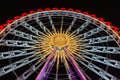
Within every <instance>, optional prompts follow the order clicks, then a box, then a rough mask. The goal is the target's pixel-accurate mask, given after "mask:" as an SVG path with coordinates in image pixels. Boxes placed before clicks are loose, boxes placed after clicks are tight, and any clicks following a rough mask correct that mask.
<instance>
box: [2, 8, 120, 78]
mask: <svg viewBox="0 0 120 80" xmlns="http://www.w3.org/2000/svg"><path fill="white" fill-rule="evenodd" d="M23 15H24V16H22V17H20V18H19V19H16V20H15V21H13V22H12V23H10V24H8V25H7V26H2V27H5V28H4V29H2V28H1V29H2V31H1V32H0V35H1V36H0V61H1V62H2V63H1V64H0V65H1V66H0V77H1V78H3V79H4V76H6V75H8V74H12V73H14V74H15V75H14V76H15V79H17V80H26V79H28V78H30V77H31V75H33V74H34V73H35V74H36V73H37V75H36V78H35V80H47V79H48V80H49V79H50V80H59V79H61V80H64V79H67V80H95V79H94V77H92V76H91V74H90V73H89V72H87V70H89V71H91V72H92V73H93V76H95V75H98V77H97V80H103V79H104V80H119V79H120V75H119V74H118V73H120V60H119V58H120V36H119V31H118V29H117V28H113V27H111V25H106V24H105V22H104V21H103V22H102V21H100V20H99V19H97V18H95V17H93V16H90V15H86V14H84V13H80V12H78V11H77V12H74V11H72V10H71V9H69V10H65V9H64V8H62V9H61V10H58V9H57V8H54V9H53V10H50V9H47V11H41V12H35V13H32V14H28V15H25V14H23ZM91 24H92V25H94V26H92V27H91ZM0 27H1V26H0ZM115 30H117V31H115ZM113 56H115V57H113ZM6 62H7V63H8V62H9V64H3V63H6ZM96 63H97V64H98V65H96ZM26 65H29V66H30V67H29V68H28V69H27V70H25V71H21V74H19V75H18V73H19V72H17V70H18V69H21V68H24V67H25V66H26ZM99 65H103V66H105V67H104V68H103V67H101V66H99ZM61 67H64V68H61ZM109 68H112V69H115V70H116V71H118V72H117V73H116V72H111V70H110V69H109ZM116 74H118V75H116ZM11 78H12V76H11ZM1 80H2V79H1Z"/></svg>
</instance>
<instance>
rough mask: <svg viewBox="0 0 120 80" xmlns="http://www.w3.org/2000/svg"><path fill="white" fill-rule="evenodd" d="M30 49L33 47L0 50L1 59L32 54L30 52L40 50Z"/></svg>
mask: <svg viewBox="0 0 120 80" xmlns="http://www.w3.org/2000/svg"><path fill="white" fill-rule="evenodd" d="M29 50H32V49H31V48H30V49H21V50H14V51H7V52H0V60H2V59H10V58H14V57H20V56H25V55H30V54H34V53H36V52H37V51H38V50H34V51H33V50H32V51H30V52H28V51H29Z"/></svg>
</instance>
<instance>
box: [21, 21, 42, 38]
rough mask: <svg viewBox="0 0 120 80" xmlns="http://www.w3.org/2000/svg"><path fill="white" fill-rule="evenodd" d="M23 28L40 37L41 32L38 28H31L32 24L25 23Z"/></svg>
mask: <svg viewBox="0 0 120 80" xmlns="http://www.w3.org/2000/svg"><path fill="white" fill-rule="evenodd" d="M22 26H24V27H25V28H26V29H28V30H29V31H31V32H32V33H34V34H36V35H37V36H40V32H39V30H37V29H36V28H34V27H33V26H31V25H30V24H28V23H26V22H24V23H23V24H22Z"/></svg>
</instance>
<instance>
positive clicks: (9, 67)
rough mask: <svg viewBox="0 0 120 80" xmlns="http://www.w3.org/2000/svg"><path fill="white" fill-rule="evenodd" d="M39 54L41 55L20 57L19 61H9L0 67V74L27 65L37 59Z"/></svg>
mask: <svg viewBox="0 0 120 80" xmlns="http://www.w3.org/2000/svg"><path fill="white" fill-rule="evenodd" d="M40 56H41V55H38V56H34V55H32V56H29V57H26V58H24V59H21V60H19V61H16V62H14V63H11V64H9V65H7V66H4V67H2V68H0V76H3V75H5V74H7V73H10V72H12V71H14V70H16V69H18V68H20V67H22V66H24V65H27V64H29V63H31V62H33V61H35V60H37V59H39V58H40Z"/></svg>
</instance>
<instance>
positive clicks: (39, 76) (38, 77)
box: [35, 47, 57, 80]
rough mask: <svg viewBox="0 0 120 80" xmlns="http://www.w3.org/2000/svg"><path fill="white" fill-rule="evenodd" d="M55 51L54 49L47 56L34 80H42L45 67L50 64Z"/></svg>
mask: <svg viewBox="0 0 120 80" xmlns="http://www.w3.org/2000/svg"><path fill="white" fill-rule="evenodd" d="M56 50H57V48H56V47H54V49H53V51H52V52H51V53H50V55H49V56H48V58H47V61H46V63H45V64H44V66H43V68H42V69H41V71H40V73H39V74H38V76H37V77H36V79H35V80H42V79H44V77H45V72H46V70H47V67H48V65H49V64H50V61H51V59H52V57H53V56H54V54H55V52H56Z"/></svg>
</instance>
